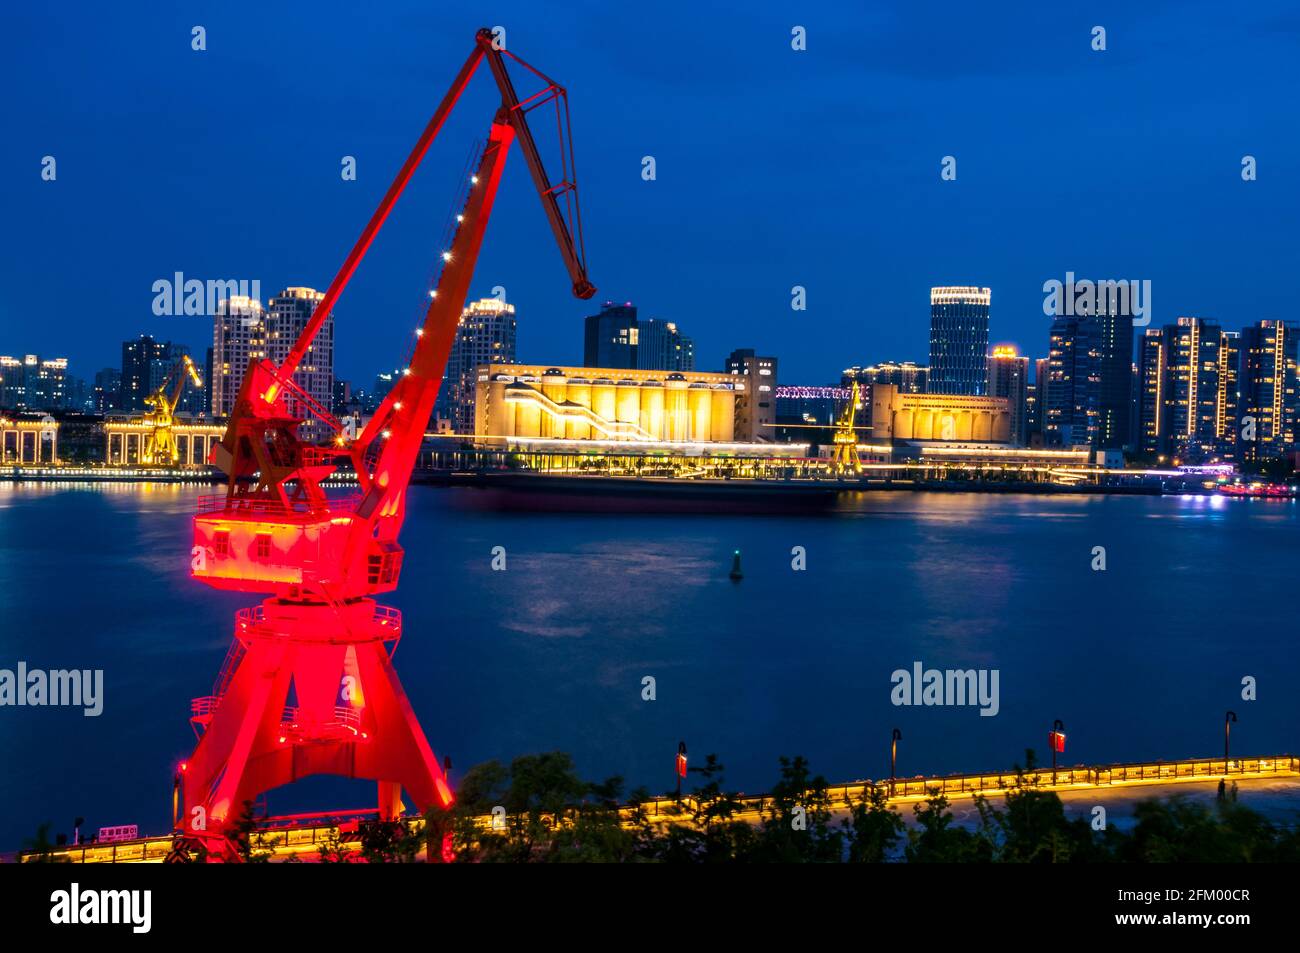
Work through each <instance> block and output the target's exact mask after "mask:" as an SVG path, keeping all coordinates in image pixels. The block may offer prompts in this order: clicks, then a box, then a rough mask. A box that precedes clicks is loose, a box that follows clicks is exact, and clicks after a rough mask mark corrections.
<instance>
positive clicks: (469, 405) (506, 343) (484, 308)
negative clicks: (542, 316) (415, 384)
mask: <svg viewBox="0 0 1300 953" xmlns="http://www.w3.org/2000/svg"><path fill="white" fill-rule="evenodd" d="M517 330H518V322H517V321H516V318H515V306H514V305H512V304H506V303H505V302H504V301H501V300H499V299H497V298H481V299H479V300H478V301H472V302H470V303H469V305H468V306H467V307H466V308H465V310H464V311H463V312H462V313H461V316H460V323H459V324H458V325H457V327H456V337H455V339H454V340H453V341H452V345H451V354H450V356H449V357H448V359H447V369H446V372H445V373H444V376H443V385H442V388H441V389H440V390H439V395H438V397H439V400H438V408H435V411H434V414H435V416H438V417H442V416H445V417H446V418H448V419H449V420H450V421H451V428H452V431H453V432H454V433H464V434H472V433H473V432H474V395H475V390H476V388H477V386H478V375H479V368H481V367H484V366H485V365H489V364H513V363H514V362H515V360H516V353H515V337H516V332H517ZM444 397H445V399H444Z"/></svg>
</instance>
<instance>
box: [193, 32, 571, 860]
mask: <svg viewBox="0 0 1300 953" xmlns="http://www.w3.org/2000/svg"><path fill="white" fill-rule="evenodd" d="M507 58H509V59H511V60H513V61H514V62H515V63H518V64H522V65H523V67H525V68H526V69H528V70H529V71H530V72H531V73H532V74H533V75H534V76H535V77H537V78H539V79H540V80H541V82H542V89H541V90H540V91H539V92H536V93H534V94H532V95H530V96H528V97H527V98H525V99H524V100H522V101H521V100H520V99H519V97H518V95H517V94H516V92H515V88H514V85H513V83H512V81H511V79H510V76H509V74H508V72H507V69H506V59H507ZM483 60H487V62H488V64H489V66H490V68H491V71H492V74H493V78H494V79H495V80H496V83H497V86H498V88H499V90H500V92H501V105H500V107H499V108H498V109H497V110H496V112H495V115H494V116H493V118H492V122H491V125H490V126H489V130H488V136H487V139H486V141H485V144H484V146H483V149H482V152H481V154H480V157H479V160H478V163H477V166H476V169H475V172H474V174H473V175H471V176H470V177H469V180H468V181H467V182H465V183H464V184H463V189H464V198H463V203H462V204H460V205H459V214H456V215H455V222H454V224H452V225H449V230H448V234H447V236H446V237H447V239H448V245H447V247H446V250H445V251H444V252H443V253H442V259H443V266H442V270H441V272H440V274H439V276H438V279H437V282H436V286H435V287H434V288H431V289H430V290H429V297H428V305H427V310H426V312H425V316H424V321H423V323H422V324H421V325H420V326H419V327H418V328H417V329H416V332H415V334H416V340H415V343H414V346H413V350H412V353H411V357H410V360H409V363H408V365H407V366H406V367H405V368H404V369H403V372H402V375H401V376H400V378H399V379H398V380H397V382H396V384H395V385H394V386H393V388H392V390H391V391H390V392H389V394H388V395H387V396H386V397H385V398H384V400H383V402H382V403H381V404H380V405H379V407H378V408H377V409H376V411H375V413H374V415H373V416H372V417H371V419H370V420H369V421H368V422H367V424H366V426H365V429H364V430H363V431H362V432H361V433H360V434H355V433H351V432H348V431H345V430H344V428H343V427H342V426H341V425H340V424H339V422H338V421H337V420H335V419H334V418H333V417H332V416H331V415H330V414H329V412H328V411H327V410H325V409H324V408H323V407H321V406H319V405H318V404H317V403H316V402H315V401H313V400H312V399H311V397H310V396H309V395H307V394H306V393H305V392H304V390H303V389H302V387H301V386H299V385H298V383H297V382H296V381H295V380H294V373H295V371H296V370H297V368H298V366H299V364H300V363H301V362H302V360H303V359H304V357H305V356H306V355H307V354H308V353H309V352H310V351H311V349H312V345H313V341H314V339H315V336H316V334H317V332H318V331H320V329H321V327H322V326H323V324H324V322H325V319H326V318H327V317H328V316H329V315H330V313H331V312H332V310H333V307H334V304H335V302H336V301H337V300H338V298H339V296H340V295H341V294H342V291H343V289H344V288H345V287H346V285H347V283H348V281H349V280H350V279H351V277H352V274H353V272H354V271H355V270H356V268H357V265H358V264H359V263H360V261H361V259H362V258H363V257H364V256H365V254H366V251H367V250H368V249H369V247H370V245H371V243H372V242H373V240H374V238H375V236H376V234H377V233H378V231H379V229H380V228H381V226H382V225H383V223H384V221H385V220H386V219H387V217H388V214H389V212H390V211H391V210H392V208H393V205H394V204H395V203H396V201H397V200H398V198H399V197H400V196H401V194H402V192H403V190H404V189H405V188H406V185H407V183H408V182H409V181H410V178H411V176H412V174H413V173H414V172H415V169H416V168H417V167H418V166H419V164H420V162H421V161H422V159H423V158H424V155H425V153H426V152H427V150H428V148H429V146H430V144H431V143H432V142H433V140H434V138H435V137H436V136H437V134H438V132H439V130H440V129H441V128H442V125H443V123H444V121H445V120H446V118H447V115H448V114H449V113H450V111H451V109H452V108H453V107H454V105H455V104H456V102H457V100H458V99H459V98H460V95H461V93H462V92H463V91H464V89H465V86H466V84H467V83H468V82H469V80H470V78H471V77H472V76H473V74H474V71H475V69H476V68H477V66H478V64H479V63H480V62H481V61H483ZM547 105H550V106H553V107H554V110H555V119H556V128H557V129H558V130H559V136H560V155H561V161H562V163H563V176H562V177H561V179H560V181H558V182H555V183H552V182H551V180H550V178H549V177H548V176H547V174H546V170H545V169H544V167H543V165H542V160H541V155H540V152H539V151H538V148H537V145H536V143H535V141H534V139H533V136H532V132H531V131H530V129H529V126H528V122H527V119H526V116H527V114H528V113H529V112H530V111H532V110H534V109H537V108H539V107H542V106H547ZM515 143H517V144H518V146H519V148H520V151H521V152H522V153H523V155H524V159H525V161H526V162H527V165H528V168H529V172H530V173H531V176H532V179H533V184H534V186H535V188H536V190H537V193H538V195H539V197H540V198H541V202H542V208H543V211H544V212H545V213H546V216H547V219H548V220H549V222H550V225H551V228H552V232H553V233H554V235H555V238H556V241H557V244H558V245H559V248H560V253H561V255H562V257H563V258H564V261H565V265H566V267H567V269H568V272H569V277H570V280H571V288H572V292H573V294H574V295H575V296H576V297H578V298H590V297H591V296H592V295H593V294H594V293H595V291H596V289H595V286H594V285H592V284H591V282H590V281H589V280H588V279H587V270H586V262H585V257H584V252H583V248H582V238H581V235H582V231H581V219H580V216H579V211H578V194H577V183H576V175H575V174H574V172H573V155H572V145H571V139H570V137H569V132H568V99H567V95H566V93H565V90H564V89H563V87H561V86H559V85H558V84H557V83H555V82H554V81H553V80H551V79H550V78H548V77H546V76H545V75H544V74H542V73H540V72H538V71H537V70H536V69H534V68H533V67H531V66H529V65H528V64H527V63H524V61H523V60H521V59H520V58H519V57H517V56H515V55H514V54H513V53H507V52H506V51H505V49H504V48H503V47H499V46H498V45H497V43H496V41H495V39H494V37H493V34H492V32H491V31H490V30H487V29H482V30H479V31H478V33H477V35H476V36H475V44H474V49H473V51H472V52H471V54H470V56H469V58H468V59H467V60H466V61H465V64H464V65H463V66H462V67H461V69H460V72H459V73H458V74H457V76H456V78H455V80H454V81H453V84H452V87H451V89H450V90H449V91H448V92H447V94H446V96H445V97H444V98H443V100H442V102H441V104H440V105H439V106H438V109H437V110H436V112H435V113H434V115H433V118H432V119H430V121H429V123H428V125H427V126H426V127H425V129H424V132H423V133H422V134H421V136H420V138H419V140H418V141H417V142H416V144H415V147H414V148H413V149H412V150H411V153H410V155H409V156H408V157H407V159H406V162H405V163H404V164H403V166H402V167H401V169H400V170H399V172H398V173H397V177H396V178H395V179H394V181H393V183H392V185H391V186H390V187H389V189H388V192H387V193H386V194H385V195H384V198H383V200H382V201H381V202H380V205H379V207H378V208H377V209H376V210H375V212H374V214H373V215H372V216H371V219H370V221H369V223H368V224H367V225H366V227H365V229H364V230H363V231H362V233H361V236H360V238H358V239H357V242H356V244H355V245H354V246H353V248H352V251H351V252H350V253H349V255H348V256H347V258H346V259H345V261H344V263H343V265H342V266H341V267H340V269H339V271H338V273H337V274H336V275H335V278H334V280H333V282H331V284H330V286H329V288H328V289H327V290H326V292H325V294H324V295H322V297H321V300H320V301H319V302H318V303H317V305H316V308H315V310H314V311H313V313H312V316H311V318H310V319H309V320H308V321H307V323H306V325H305V327H304V329H303V331H302V333H301V334H300V335H299V337H298V340H297V341H296V342H295V344H294V346H293V348H292V349H291V350H290V351H289V353H288V356H287V357H286V358H285V360H284V361H283V362H282V363H281V364H280V365H279V366H277V365H275V364H274V363H272V362H270V361H268V360H265V359H258V358H254V359H252V360H250V362H249V364H248V367H247V370H246V371H245V374H244V378H243V381H242V382H241V384H240V390H239V394H238V396H237V397H236V400H235V405H234V409H233V410H232V412H231V416H230V421H229V423H228V425H227V428H226V434H225V436H224V438H223V439H222V441H221V443H219V444H217V445H216V446H215V447H214V448H213V453H212V462H213V463H215V464H216V465H217V466H219V467H220V468H221V469H222V470H223V471H225V473H226V474H227V475H228V477H229V481H228V484H227V487H226V492H225V493H224V494H219V495H217V496H212V497H204V498H201V499H200V501H199V512H198V514H197V515H196V516H195V517H194V537H193V540H194V546H193V548H192V550H191V574H192V575H193V577H194V578H195V579H197V580H199V581H201V582H204V583H206V584H207V585H209V586H212V587H213V588H216V589H223V590H233V591H237V592H262V593H270V597H269V598H267V599H265V600H264V601H263V602H262V604H261V605H260V606H257V607H254V608H249V609H243V610H241V611H240V612H239V613H238V614H237V615H236V621H235V638H234V641H233V642H232V644H231V649H230V652H229V654H228V655H227V657H226V662H225V665H224V666H223V667H222V670H221V673H220V675H219V676H218V677H217V681H216V684H215V685H214V686H213V690H212V694H211V695H207V696H204V697H202V698H197V699H194V701H193V702H192V704H191V716H190V720H191V723H192V724H193V726H194V730H195V732H196V733H197V734H198V736H199V742H198V746H197V747H196V749H195V751H194V754H193V755H192V757H191V758H190V759H189V760H188V761H187V762H186V763H185V764H184V765H182V766H181V770H180V771H179V772H178V773H177V781H176V790H175V791H174V794H173V798H174V804H175V808H174V814H175V825H174V826H175V829H176V831H175V832H176V844H177V854H178V856H179V855H181V854H184V855H186V856H193V855H194V853H195V852H196V851H197V850H199V849H201V852H202V854H203V855H204V856H205V857H207V858H208V859H213V860H230V859H235V858H236V857H237V855H238V852H237V850H236V847H235V842H236V840H237V838H238V837H239V835H240V831H241V827H243V826H244V824H245V822H244V818H245V815H246V814H247V812H248V811H247V807H246V805H249V804H251V803H255V802H256V800H257V799H258V797H259V796H260V795H261V794H262V793H264V792H266V791H269V790H271V789H272V788H278V787H281V786H283V785H287V784H290V783H292V782H294V781H296V780H298V779H300V778H303V777H306V776H308V775H313V774H332V775H342V776H345V777H351V778H363V779H369V780H372V781H375V782H377V783H378V789H379V790H378V794H379V814H380V816H381V817H382V818H388V819H391V818H395V817H397V816H398V815H399V814H400V813H401V812H402V809H403V804H402V793H403V791H404V792H405V793H406V794H407V795H408V796H409V798H410V799H411V800H412V801H413V802H414V804H415V806H416V808H417V809H419V810H420V811H422V812H423V811H426V810H428V809H429V808H431V807H434V806H441V807H447V806H449V805H450V804H451V803H452V797H453V796H452V792H451V789H450V787H449V786H448V784H447V780H446V777H445V775H444V773H443V770H442V769H441V768H440V766H439V764H438V761H437V759H436V758H435V757H434V754H433V750H432V749H431V748H430V746H429V743H428V741H427V740H426V739H425V736H424V733H423V731H421V729H420V725H419V722H418V721H417V719H416V717H415V713H414V711H413V710H412V707H411V703H410V701H409V699H408V698H407V697H406V693H405V692H404V691H403V689H402V686H401V683H400V681H399V680H398V677H397V673H396V671H395V670H394V668H393V664H392V650H393V648H395V647H396V645H397V642H398V640H399V639H400V637H401V627H402V624H401V614H400V613H399V612H397V610H395V609H391V608H388V607H386V606H382V605H379V604H378V603H377V602H376V601H375V600H374V599H373V598H371V597H372V596H374V595H377V594H379V593H384V592H390V591H392V590H393V589H396V588H397V582H398V578H399V576H400V574H401V569H402V559H403V550H402V547H401V545H400V544H399V542H398V535H399V532H400V530H401V527H402V523H403V521H404V519H405V515H406V494H407V490H408V488H409V485H410V479H411V473H412V470H413V469H414V466H415V461H416V459H417V457H418V454H419V450H420V446H421V443H422V442H423V439H424V432H425V430H426V429H427V426H428V423H429V418H430V415H431V414H432V412H433V407H434V403H435V401H436V399H437V395H438V387H439V384H440V382H441V380H442V375H443V372H444V370H445V369H446V365H447V358H448V355H449V354H450V351H451V347H452V342H453V340H454V338H455V335H456V331H457V328H458V326H459V323H460V319H461V316H462V315H463V313H464V306H465V300H466V297H467V295H468V293H469V287H470V282H471V279H472V278H473V273H474V265H475V263H476V261H477V259H478V255H479V250H480V248H481V246H482V241H483V235H484V231H485V229H486V227H487V222H488V219H489V217H490V216H491V212H492V205H493V202H494V200H495V197H496V194H497V189H498V186H499V185H500V181H501V175H502V172H503V170H504V168H505V160H506V156H507V154H508V152H509V150H510V148H511V146H512V144H515ZM308 419H314V420H316V421H319V422H320V423H321V424H323V425H324V426H325V427H326V428H328V429H330V430H332V431H333V434H334V436H333V439H331V440H329V441H327V442H324V443H321V444H312V445H308V444H305V443H304V442H303V441H302V438H301V437H300V434H302V433H303V429H302V424H303V423H304V422H305V421H306V420H308ZM314 429H315V428H314ZM340 464H347V465H348V466H350V468H351V470H352V472H353V473H355V475H356V480H357V484H358V488H359V493H357V494H355V495H353V496H351V497H348V498H342V499H340V498H336V497H330V496H329V495H328V494H327V493H326V492H325V490H324V488H323V484H324V483H325V481H326V480H327V479H329V478H330V477H331V475H333V473H334V472H335V470H336V469H337V468H338V467H339V466H340ZM182 805H183V811H182ZM444 846H445V845H444Z"/></svg>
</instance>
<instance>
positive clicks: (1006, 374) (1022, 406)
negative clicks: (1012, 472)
mask: <svg viewBox="0 0 1300 953" xmlns="http://www.w3.org/2000/svg"><path fill="white" fill-rule="evenodd" d="M1028 388H1029V358H1027V357H1021V356H1020V354H1019V352H1018V351H1017V350H1016V348H1015V345H1013V344H1000V345H998V346H997V347H995V348H994V349H993V353H992V354H990V355H989V361H988V388H987V390H986V391H985V393H986V394H987V395H988V396H989V397H1005V398H1006V399H1007V404H1008V406H1009V407H1010V409H1011V440H1012V442H1013V443H1018V444H1020V445H1021V446H1024V445H1025V443H1026V441H1027V439H1028V432H1029V421H1028V419H1027V416H1026V415H1027V411H1028V408H1027V406H1026V398H1027V396H1028Z"/></svg>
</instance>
